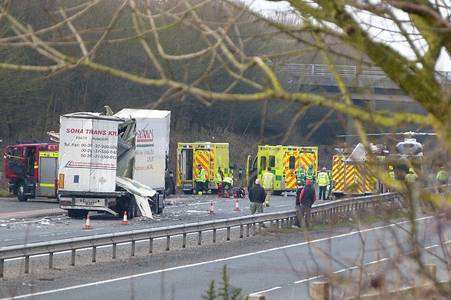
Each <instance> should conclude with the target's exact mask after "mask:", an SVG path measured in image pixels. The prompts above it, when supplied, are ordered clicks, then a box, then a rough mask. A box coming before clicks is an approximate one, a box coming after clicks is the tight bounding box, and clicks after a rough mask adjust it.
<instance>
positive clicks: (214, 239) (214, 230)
mask: <svg viewBox="0 0 451 300" xmlns="http://www.w3.org/2000/svg"><path fill="white" fill-rule="evenodd" d="M213 243H216V228H213Z"/></svg>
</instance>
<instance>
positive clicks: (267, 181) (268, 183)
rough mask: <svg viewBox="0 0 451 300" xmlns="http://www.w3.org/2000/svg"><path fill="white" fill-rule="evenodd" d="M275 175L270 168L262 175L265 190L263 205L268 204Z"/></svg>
mask: <svg viewBox="0 0 451 300" xmlns="http://www.w3.org/2000/svg"><path fill="white" fill-rule="evenodd" d="M275 178H276V176H274V174H273V173H272V172H271V168H268V169H267V170H266V171H265V172H264V173H263V175H262V185H263V188H264V189H265V192H266V198H265V206H269V201H270V200H271V194H272V191H273V189H274V179H275Z"/></svg>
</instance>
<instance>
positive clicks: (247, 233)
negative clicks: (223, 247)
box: [246, 224, 251, 237]
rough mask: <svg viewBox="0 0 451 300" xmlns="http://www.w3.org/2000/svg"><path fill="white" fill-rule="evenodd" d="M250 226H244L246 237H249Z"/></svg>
mask: <svg viewBox="0 0 451 300" xmlns="http://www.w3.org/2000/svg"><path fill="white" fill-rule="evenodd" d="M250 226H251V225H250V224H246V237H249V227H250Z"/></svg>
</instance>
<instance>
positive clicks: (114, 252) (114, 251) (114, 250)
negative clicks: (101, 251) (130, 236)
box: [112, 243, 117, 259]
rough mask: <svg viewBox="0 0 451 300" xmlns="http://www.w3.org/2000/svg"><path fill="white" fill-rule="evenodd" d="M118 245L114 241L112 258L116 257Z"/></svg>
mask: <svg viewBox="0 0 451 300" xmlns="http://www.w3.org/2000/svg"><path fill="white" fill-rule="evenodd" d="M116 248H117V245H116V243H113V255H112V258H113V259H116V251H117V249H116Z"/></svg>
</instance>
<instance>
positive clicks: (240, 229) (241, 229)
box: [240, 225, 244, 239]
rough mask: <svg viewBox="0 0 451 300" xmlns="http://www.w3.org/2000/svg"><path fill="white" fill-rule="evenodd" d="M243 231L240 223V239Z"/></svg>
mask: <svg viewBox="0 0 451 300" xmlns="http://www.w3.org/2000/svg"><path fill="white" fill-rule="evenodd" d="M243 231H244V228H243V225H240V239H242V238H243Z"/></svg>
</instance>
